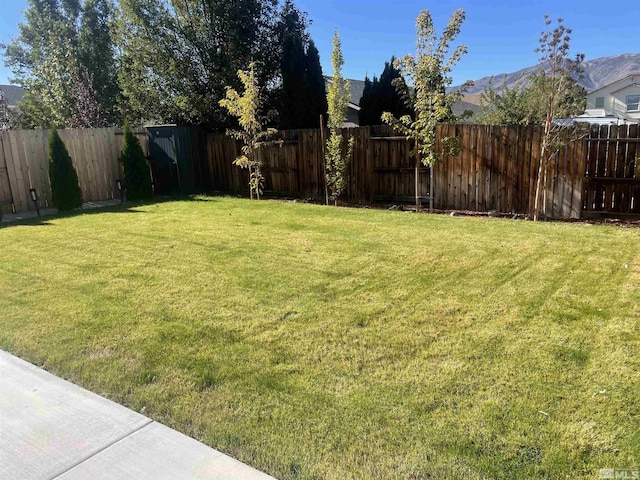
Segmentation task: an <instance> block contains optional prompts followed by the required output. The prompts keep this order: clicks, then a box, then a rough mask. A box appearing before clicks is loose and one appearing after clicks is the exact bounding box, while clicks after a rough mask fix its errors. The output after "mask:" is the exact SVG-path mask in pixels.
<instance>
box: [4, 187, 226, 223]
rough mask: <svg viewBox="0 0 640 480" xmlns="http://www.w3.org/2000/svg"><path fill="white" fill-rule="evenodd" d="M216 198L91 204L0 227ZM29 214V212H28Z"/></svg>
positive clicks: (133, 211) (158, 198) (150, 212)
mask: <svg viewBox="0 0 640 480" xmlns="http://www.w3.org/2000/svg"><path fill="white" fill-rule="evenodd" d="M215 201H216V199H215V198H214V197H207V196H204V195H198V196H186V195H179V196H166V197H155V198H153V199H152V200H149V201H144V202H124V203H118V204H115V205H104V206H93V207H88V208H79V209H76V210H71V211H66V212H57V213H53V214H48V215H42V216H40V217H29V218H21V219H19V220H10V221H4V222H0V229H3V228H10V227H17V226H27V227H40V226H51V225H53V223H51V221H52V220H58V219H61V218H71V217H77V216H80V215H99V214H103V213H144V214H153V213H154V212H152V211H141V210H136V208H139V207H145V206H149V205H159V204H162V203H169V202H215ZM29 213H30V214H31V212H29Z"/></svg>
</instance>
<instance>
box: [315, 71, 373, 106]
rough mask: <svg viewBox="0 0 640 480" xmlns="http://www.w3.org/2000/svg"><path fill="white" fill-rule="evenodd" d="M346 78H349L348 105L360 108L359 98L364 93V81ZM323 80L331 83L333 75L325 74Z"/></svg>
mask: <svg viewBox="0 0 640 480" xmlns="http://www.w3.org/2000/svg"><path fill="white" fill-rule="evenodd" d="M347 80H349V96H350V98H349V103H350V104H351V105H349V107H351V108H353V109H355V110H360V99H361V98H362V94H363V93H364V81H362V80H354V79H352V78H347ZM324 81H325V82H326V83H333V77H329V76H327V75H325V76H324Z"/></svg>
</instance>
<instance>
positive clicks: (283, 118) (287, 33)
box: [279, 0, 309, 130]
mask: <svg viewBox="0 0 640 480" xmlns="http://www.w3.org/2000/svg"><path fill="white" fill-rule="evenodd" d="M306 30H307V22H306V18H305V15H304V14H303V13H302V12H300V10H298V8H297V7H296V6H295V4H294V3H293V1H292V0H287V1H285V3H284V5H283V7H282V11H281V13H280V24H279V35H280V42H281V44H282V53H281V56H280V71H281V75H282V90H281V105H280V110H279V113H280V129H282V130H290V129H294V128H304V127H302V124H303V123H304V121H305V113H306V108H307V104H306V101H307V93H308V90H309V85H308V84H307V79H306V75H305V71H306V52H305V47H306V43H307V40H308V34H307V32H306Z"/></svg>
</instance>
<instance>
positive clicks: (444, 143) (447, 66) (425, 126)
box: [382, 9, 472, 211]
mask: <svg viewBox="0 0 640 480" xmlns="http://www.w3.org/2000/svg"><path fill="white" fill-rule="evenodd" d="M464 19H465V13H464V10H462V9H458V10H456V11H454V12H453V14H452V15H451V18H450V20H449V23H448V24H447V26H446V28H445V29H444V31H443V33H442V35H441V36H440V38H438V36H437V34H436V30H435V28H434V25H433V19H432V18H431V14H430V13H429V11H428V10H422V11H421V12H420V15H419V16H418V19H417V21H416V26H417V35H418V40H417V42H416V45H417V48H416V54H415V55H407V56H405V57H404V58H402V59H399V60H398V61H397V62H396V67H397V68H398V69H399V70H400V72H401V73H402V77H403V78H406V79H407V80H410V81H411V82H412V83H413V85H414V93H413V95H412V96H411V97H410V98H408V99H407V100H408V101H409V100H411V102H412V103H413V109H414V111H415V119H414V118H412V117H411V115H404V116H402V117H400V118H397V117H395V116H394V115H393V114H391V113H390V112H385V113H384V114H383V116H382V120H383V121H384V122H385V123H388V124H389V125H392V126H394V127H395V128H397V129H398V130H400V131H401V132H403V133H404V134H405V135H406V136H407V138H409V139H413V140H414V142H415V151H414V152H415V157H416V180H415V192H416V193H415V195H416V208H417V209H419V208H420V196H419V194H420V193H419V171H420V164H421V163H422V164H424V165H428V166H431V169H430V172H431V181H430V192H429V210H430V211H433V193H434V192H433V164H434V163H435V162H436V161H437V160H439V158H440V157H441V156H442V155H451V154H455V153H457V152H458V150H459V139H458V138H457V137H444V138H440V139H439V140H440V142H439V148H438V145H437V144H436V127H437V125H438V123H439V122H442V121H451V120H452V119H453V118H454V117H453V114H452V113H451V106H452V105H453V104H454V103H455V102H457V101H458V100H460V99H461V98H462V96H463V95H464V93H465V92H466V91H467V90H468V89H469V87H470V86H471V85H472V83H471V82H465V83H464V84H463V85H462V87H461V88H460V89H458V90H456V91H450V92H447V90H446V87H447V86H449V85H451V82H452V78H451V72H452V70H453V67H454V66H455V65H456V64H457V63H458V61H459V60H460V58H461V57H462V55H464V54H465V53H467V47H466V45H458V46H457V47H456V48H455V49H454V50H453V52H452V53H451V55H449V46H450V44H451V42H453V41H454V40H455V39H456V37H457V36H458V35H459V34H460V29H461V26H462V23H463V22H464ZM396 85H397V87H398V89H399V90H400V91H401V92H402V91H403V92H404V94H405V95H409V92H408V91H406V90H403V87H402V85H401V84H400V83H399V82H396Z"/></svg>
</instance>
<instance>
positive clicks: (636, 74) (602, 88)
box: [589, 72, 640, 95]
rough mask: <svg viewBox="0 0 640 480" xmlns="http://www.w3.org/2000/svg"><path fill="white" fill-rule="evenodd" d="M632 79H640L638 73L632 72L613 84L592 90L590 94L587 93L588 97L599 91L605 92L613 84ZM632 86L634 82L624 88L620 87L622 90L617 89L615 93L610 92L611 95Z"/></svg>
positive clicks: (639, 73)
mask: <svg viewBox="0 0 640 480" xmlns="http://www.w3.org/2000/svg"><path fill="white" fill-rule="evenodd" d="M633 77H640V72H632V73H630V74H629V75H627V76H625V77H622V78H619V79H618V80H616V81H615V82H611V83H609V84H607V85H605V86H604V87H600V88H598V89H596V90H592V91H591V92H589V95H593V94H594V93H596V92H599V91H600V90H606V89H607V88H609V87H610V86H611V85H613V84H614V83H618V82H622V81H623V80H627V79H633ZM633 84H634V82H633V81H631V83H630V84H629V85H627V86H625V87H622V88H619V89H618V90H616V91H615V92H612V93H616V92H619V91H620V90H624V89H625V88H627V87H630V86H631V85H633Z"/></svg>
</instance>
